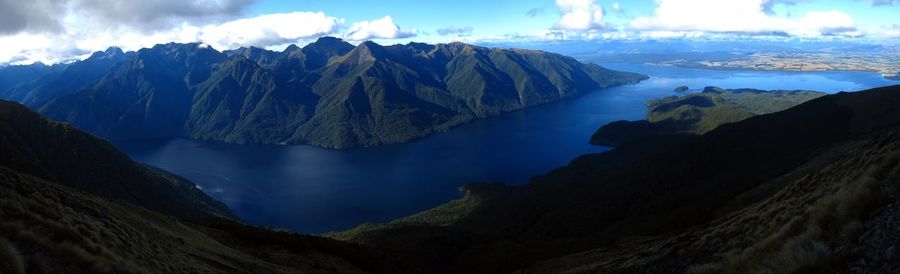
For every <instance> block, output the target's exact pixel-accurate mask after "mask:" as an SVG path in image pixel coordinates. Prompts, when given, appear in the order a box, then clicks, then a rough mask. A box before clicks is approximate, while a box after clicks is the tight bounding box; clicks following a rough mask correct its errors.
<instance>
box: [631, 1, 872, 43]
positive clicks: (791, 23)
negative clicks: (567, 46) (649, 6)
mask: <svg viewBox="0 0 900 274" xmlns="http://www.w3.org/2000/svg"><path fill="white" fill-rule="evenodd" d="M782 2H784V1H782ZM790 2H791V3H793V2H796V1H790ZM772 3H773V1H772V0H733V1H721V0H658V1H657V7H656V10H655V11H654V14H653V16H652V17H638V18H636V19H635V20H633V21H631V22H630V23H629V25H628V26H629V28H630V29H632V30H637V31H650V32H653V31H656V32H666V33H671V32H705V33H736V34H749V35H783V36H801V37H816V36H848V37H856V36H860V35H862V33H861V32H860V31H859V30H858V29H857V27H856V25H855V23H854V21H853V18H851V17H850V16H849V15H847V14H846V13H844V12H841V11H837V10H828V11H810V12H808V13H806V14H804V15H801V16H799V17H795V18H781V17H776V16H773V15H772V14H771V7H772V6H771V5H772Z"/></svg>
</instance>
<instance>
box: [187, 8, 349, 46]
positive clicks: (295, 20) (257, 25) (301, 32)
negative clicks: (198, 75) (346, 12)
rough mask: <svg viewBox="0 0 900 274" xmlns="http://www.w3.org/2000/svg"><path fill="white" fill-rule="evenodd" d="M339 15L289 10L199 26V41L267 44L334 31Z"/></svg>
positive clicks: (215, 43) (222, 44)
mask: <svg viewBox="0 0 900 274" xmlns="http://www.w3.org/2000/svg"><path fill="white" fill-rule="evenodd" d="M343 23H344V20H343V19H340V18H336V17H331V16H327V15H325V13H322V12H292V13H278V14H268V15H261V16H257V17H252V18H245V19H239V20H235V21H231V22H227V23H224V24H219V25H208V26H205V27H203V28H201V29H200V30H199V35H198V36H199V39H198V40H199V41H203V42H205V43H207V44H210V45H212V46H213V47H214V48H218V49H230V48H236V47H242V46H251V45H253V46H262V47H265V46H270V45H276V44H284V43H288V42H292V41H297V40H298V39H303V38H312V37H319V36H323V35H328V34H334V33H337V32H338V30H339V27H340V26H341V25H342V24H343Z"/></svg>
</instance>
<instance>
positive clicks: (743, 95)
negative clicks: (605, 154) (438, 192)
mask: <svg viewBox="0 0 900 274" xmlns="http://www.w3.org/2000/svg"><path fill="white" fill-rule="evenodd" d="M676 90H677V89H676ZM824 95H825V93H821V92H815V91H805V90H775V91H765V90H756V89H723V88H719V87H706V88H704V89H703V92H701V93H697V94H690V95H685V96H680V97H679V96H669V97H665V98H661V99H656V100H651V101H649V102H647V119H646V120H640V121H616V122H612V123H609V124H606V125H604V126H603V127H601V128H600V129H598V130H597V132H595V133H594V135H593V136H591V144H595V145H606V146H618V145H622V144H624V143H628V142H631V141H634V140H638V139H645V138H649V137H653V136H660V135H684V134H694V135H701V134H704V133H706V132H709V131H712V130H713V129H715V128H716V127H718V126H720V125H723V124H728V123H734V122H738V121H742V120H744V119H747V118H750V117H753V116H756V115H762V114H768V113H773V112H778V111H782V110H785V109H788V108H791V107H793V106H796V105H799V104H801V103H803V102H806V101H809V100H812V99H815V98H819V97H821V96H824Z"/></svg>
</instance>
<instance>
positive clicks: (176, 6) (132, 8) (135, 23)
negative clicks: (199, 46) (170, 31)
mask: <svg viewBox="0 0 900 274" xmlns="http://www.w3.org/2000/svg"><path fill="white" fill-rule="evenodd" d="M57 1H66V2H69V3H68V4H69V5H70V8H73V9H74V10H77V11H78V12H79V13H83V15H85V16H91V17H93V18H94V19H95V20H98V21H101V22H104V23H106V24H111V25H112V26H120V25H126V26H129V27H133V28H135V29H140V30H155V29H157V28H159V27H165V26H172V25H177V24H180V23H183V22H184V21H189V22H192V23H206V22H208V20H213V19H223V18H231V17H233V16H237V15H240V14H241V13H242V12H243V11H244V10H245V9H246V8H247V7H248V6H250V4H253V3H254V2H256V0H190V1H185V0H152V1H149V0H57Z"/></svg>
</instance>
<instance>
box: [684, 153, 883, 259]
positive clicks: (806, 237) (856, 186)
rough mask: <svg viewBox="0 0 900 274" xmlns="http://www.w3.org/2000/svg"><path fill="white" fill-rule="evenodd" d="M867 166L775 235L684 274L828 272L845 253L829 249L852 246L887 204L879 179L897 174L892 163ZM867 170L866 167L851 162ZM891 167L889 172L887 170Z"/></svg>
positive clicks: (828, 192)
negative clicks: (874, 214)
mask: <svg viewBox="0 0 900 274" xmlns="http://www.w3.org/2000/svg"><path fill="white" fill-rule="evenodd" d="M876 161H884V162H883V163H885V164H883V165H869V168H868V169H867V170H865V171H864V172H862V174H861V175H859V176H858V177H856V178H855V179H853V180H850V181H844V182H843V183H841V184H838V186H839V187H838V188H836V189H834V190H833V191H823V192H826V193H822V194H820V195H822V196H821V198H820V199H817V200H815V202H814V203H813V204H812V205H810V206H809V207H808V208H807V209H806V211H805V212H803V214H801V215H798V216H794V217H793V218H791V219H790V221H789V222H787V223H786V224H784V225H783V226H781V227H780V228H779V229H778V230H777V231H776V232H775V233H773V234H772V235H770V236H769V237H767V238H765V239H763V240H762V241H760V242H759V243H757V244H754V245H752V246H750V247H749V248H747V249H745V250H742V251H732V252H730V253H728V254H725V255H724V260H722V261H721V262H717V263H711V264H704V265H699V266H695V267H692V268H690V269H689V270H688V273H694V274H699V273H807V272H822V271H825V272H828V271H831V270H829V267H831V266H832V265H834V264H835V262H838V261H842V260H844V259H845V258H843V257H842V256H846V255H847V254H843V253H835V252H832V251H831V250H832V249H833V248H834V247H835V246H836V245H837V244H839V243H845V244H846V243H851V244H852V243H854V242H855V241H856V238H857V237H859V235H860V234H861V233H862V232H863V230H864V228H863V225H862V222H861V221H860V220H861V219H863V218H865V217H866V216H867V214H868V212H871V211H872V210H874V209H875V208H877V207H880V206H882V205H884V204H885V203H886V202H887V201H889V198H890V196H889V193H891V191H890V189H891V188H892V186H890V185H885V184H883V183H882V182H884V181H885V180H882V179H883V178H885V177H888V176H890V175H889V174H893V173H894V172H895V171H896V168H894V170H892V169H890V167H896V159H884V160H876ZM854 164H858V165H862V166H866V165H867V163H854ZM885 167H889V168H885Z"/></svg>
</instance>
